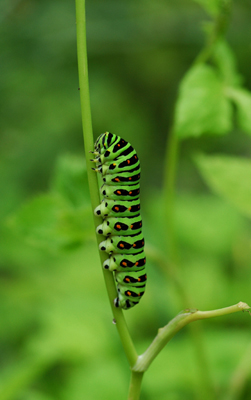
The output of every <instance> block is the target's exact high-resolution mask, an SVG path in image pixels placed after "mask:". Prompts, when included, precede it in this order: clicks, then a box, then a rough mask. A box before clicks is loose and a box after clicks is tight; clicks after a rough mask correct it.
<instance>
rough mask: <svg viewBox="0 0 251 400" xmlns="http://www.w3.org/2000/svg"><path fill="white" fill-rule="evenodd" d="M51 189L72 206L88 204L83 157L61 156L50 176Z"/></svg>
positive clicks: (88, 197)
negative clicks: (51, 176)
mask: <svg viewBox="0 0 251 400" xmlns="http://www.w3.org/2000/svg"><path fill="white" fill-rule="evenodd" d="M51 186H52V190H53V191H54V190H55V191H56V192H58V193H60V195H62V197H64V199H65V200H68V201H69V203H70V204H71V205H72V206H74V207H81V206H83V203H87V204H90V196H89V189H88V182H87V172H86V164H85V160H84V158H83V157H79V156H76V155H73V154H67V155H63V156H61V157H60V158H59V159H58V161H57V165H56V168H55V171H54V175H53V178H52V185H51Z"/></svg>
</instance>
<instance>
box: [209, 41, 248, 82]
mask: <svg viewBox="0 0 251 400" xmlns="http://www.w3.org/2000/svg"><path fill="white" fill-rule="evenodd" d="M213 58H214V61H215V63H216V65H217V67H218V69H219V70H220V72H221V75H222V77H223V79H224V81H225V82H226V84H228V85H231V86H236V85H240V84H241V82H242V78H241V75H240V74H238V72H237V67H236V61H235V56H234V53H233V51H232V49H231V47H230V46H229V44H228V43H227V42H226V41H225V40H218V42H217V43H216V44H215V47H214V53H213Z"/></svg>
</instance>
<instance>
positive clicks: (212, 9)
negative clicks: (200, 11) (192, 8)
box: [194, 0, 220, 17]
mask: <svg viewBox="0 0 251 400" xmlns="http://www.w3.org/2000/svg"><path fill="white" fill-rule="evenodd" d="M194 1H195V2H196V3H199V4H200V5H201V7H203V8H204V9H205V10H206V11H207V12H208V13H209V14H210V15H212V16H213V17H215V16H216V15H217V14H218V13H219V11H220V1H219V0H194Z"/></svg>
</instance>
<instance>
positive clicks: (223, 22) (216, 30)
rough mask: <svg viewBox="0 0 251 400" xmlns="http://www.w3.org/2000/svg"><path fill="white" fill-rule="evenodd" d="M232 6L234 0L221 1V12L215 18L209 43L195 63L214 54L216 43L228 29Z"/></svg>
mask: <svg viewBox="0 0 251 400" xmlns="http://www.w3.org/2000/svg"><path fill="white" fill-rule="evenodd" d="M231 6H232V0H221V1H220V12H219V14H218V15H217V17H216V18H215V20H214V24H213V26H212V28H211V32H210V34H209V36H208V39H207V43H206V45H205V46H204V47H203V49H202V51H201V52H200V53H199V55H198V56H197V57H196V59H195V61H194V64H199V63H204V62H206V61H207V60H208V59H209V58H210V57H211V56H212V53H213V50H214V46H215V44H216V43H217V41H218V40H219V39H220V38H221V37H223V36H224V34H225V32H226V30H227V27H228V23H229V19H230V14H231Z"/></svg>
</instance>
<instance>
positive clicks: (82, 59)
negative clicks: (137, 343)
mask: <svg viewBox="0 0 251 400" xmlns="http://www.w3.org/2000/svg"><path fill="white" fill-rule="evenodd" d="M76 23H77V53H78V72H79V87H80V101H81V115H82V124H83V136H84V144H85V157H86V165H87V175H88V183H89V189H90V196H91V204H92V209H93V210H94V209H95V207H97V205H98V204H100V196H99V188H98V181H97V174H96V173H95V172H94V171H92V169H91V168H92V167H93V163H92V162H91V161H90V154H89V151H90V150H92V149H93V133H92V118H91V107H90V95H89V81H88V65H87V45H86V18H85V0H76ZM93 215H94V214H93ZM101 222H102V220H101V218H100V217H97V216H96V215H94V224H95V227H97V226H98V225H99V224H100V223H101ZM96 238H97V243H98V244H99V243H100V242H101V241H102V240H104V239H105V238H104V237H103V236H101V235H97V234H96ZM100 259H101V264H103V262H104V261H105V260H106V259H107V254H105V253H104V252H100ZM102 270H103V274H104V279H105V284H106V289H107V293H108V296H109V300H110V305H111V308H112V312H113V316H114V320H115V322H116V327H117V330H118V333H119V336H120V339H121V342H122V345H123V348H124V351H125V354H126V356H127V359H128V362H129V364H130V366H132V365H134V364H135V362H136V360H137V353H136V350H135V347H134V345H133V342H132V339H131V336H130V334H129V331H128V328H127V325H126V321H125V318H124V315H123V312H122V310H121V309H120V308H116V307H114V304H113V300H114V299H115V297H117V290H116V286H115V282H114V278H113V274H112V273H111V272H109V271H106V270H104V269H103V268H102Z"/></svg>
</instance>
